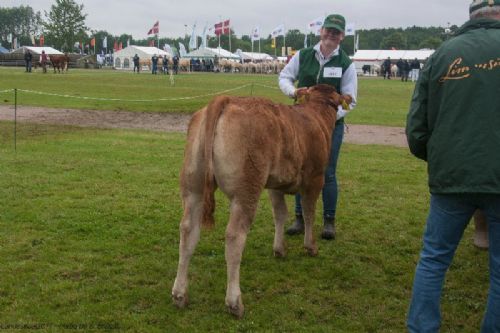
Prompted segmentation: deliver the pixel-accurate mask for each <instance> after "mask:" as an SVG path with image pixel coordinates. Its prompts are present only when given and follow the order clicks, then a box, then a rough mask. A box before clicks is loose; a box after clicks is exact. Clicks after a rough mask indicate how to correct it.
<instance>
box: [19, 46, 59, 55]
mask: <svg viewBox="0 0 500 333" xmlns="http://www.w3.org/2000/svg"><path fill="white" fill-rule="evenodd" d="M25 50H30V52H31V53H33V54H42V51H45V54H63V53H62V52H61V51H58V50H56V49H54V48H52V47H48V46H22V47H20V48H18V49H15V50H14V51H12V53H24V52H26V51H25Z"/></svg>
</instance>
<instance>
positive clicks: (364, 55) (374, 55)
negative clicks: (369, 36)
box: [352, 49, 434, 61]
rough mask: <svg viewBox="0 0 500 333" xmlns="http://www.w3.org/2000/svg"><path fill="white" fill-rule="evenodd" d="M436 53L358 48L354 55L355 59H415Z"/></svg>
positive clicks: (424, 58) (427, 50) (431, 51)
mask: <svg viewBox="0 0 500 333" xmlns="http://www.w3.org/2000/svg"><path fill="white" fill-rule="evenodd" d="M433 53H434V50H429V49H425V50H358V51H356V53H355V54H354V56H353V57H352V60H353V61H370V60H385V59H387V58H388V57H390V58H391V59H399V58H401V59H407V60H410V59H415V58H417V59H418V60H426V59H427V58H429V57H430V56H431V55H432V54H433Z"/></svg>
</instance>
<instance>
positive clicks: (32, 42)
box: [30, 34, 36, 46]
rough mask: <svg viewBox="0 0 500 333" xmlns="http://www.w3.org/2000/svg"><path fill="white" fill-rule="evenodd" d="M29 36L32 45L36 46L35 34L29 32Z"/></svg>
mask: <svg viewBox="0 0 500 333" xmlns="http://www.w3.org/2000/svg"><path fill="white" fill-rule="evenodd" d="M30 37H31V44H32V45H33V46H36V42H35V35H33V34H30Z"/></svg>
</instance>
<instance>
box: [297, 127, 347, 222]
mask: <svg viewBox="0 0 500 333" xmlns="http://www.w3.org/2000/svg"><path fill="white" fill-rule="evenodd" d="M343 138H344V123H343V122H341V123H339V124H336V125H335V129H334V131H333V134H332V146H331V148H330V161H329V162H328V166H327V168H326V171H325V184H324V185H323V193H322V195H323V217H324V218H325V219H332V218H335V212H336V210H337V197H338V185H337V175H336V172H337V161H338V159H339V153H340V146H341V145H342V140H343ZM295 214H297V215H302V205H301V203H300V194H296V195H295Z"/></svg>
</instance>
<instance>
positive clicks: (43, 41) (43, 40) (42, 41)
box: [39, 35, 45, 46]
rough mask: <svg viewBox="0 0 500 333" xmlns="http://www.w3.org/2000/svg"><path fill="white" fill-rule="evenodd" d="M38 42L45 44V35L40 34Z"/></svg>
mask: <svg viewBox="0 0 500 333" xmlns="http://www.w3.org/2000/svg"><path fill="white" fill-rule="evenodd" d="M39 44H40V46H43V44H45V37H43V35H41V36H40V42H39Z"/></svg>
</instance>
